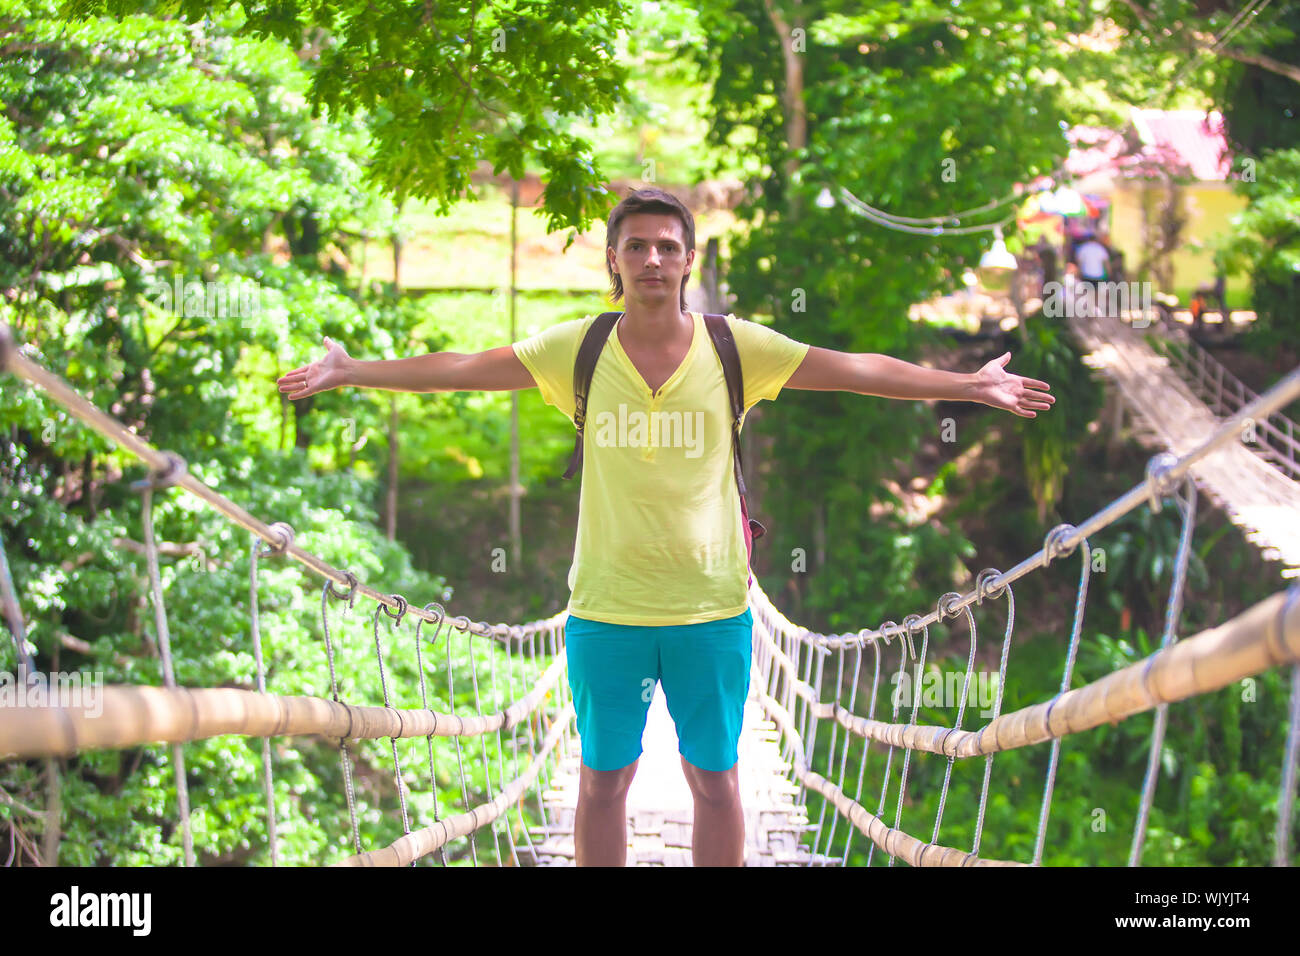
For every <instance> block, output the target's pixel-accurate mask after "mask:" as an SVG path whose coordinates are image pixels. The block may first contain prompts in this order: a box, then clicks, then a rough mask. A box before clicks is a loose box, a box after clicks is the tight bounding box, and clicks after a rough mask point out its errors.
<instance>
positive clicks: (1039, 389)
mask: <svg viewBox="0 0 1300 956" xmlns="http://www.w3.org/2000/svg"><path fill="white" fill-rule="evenodd" d="M1009 361H1011V353H1010V352H1006V353H1003V354H1002V355H1000V356H999V357H998V358H995V359H994V360H993V361H991V362H989V363H988V364H987V365H985V366H984V367H983V368H982V369H980V370H979V371H978V372H976V373H975V388H974V397H973V399H972V400H973V401H976V402H981V403H983V404H985V405H989V406H992V407H993V408H1001V409H1005V410H1006V411H1008V412H1012V413H1014V414H1016V415H1019V416H1020V417H1021V418H1037V417H1038V413H1037V412H1036V411H1035V409H1048V408H1051V407H1052V405H1053V404H1054V403H1055V402H1056V396H1054V395H1050V394H1048V390H1050V389H1051V387H1052V386H1050V385H1048V384H1047V383H1046V382H1040V381H1038V380H1037V379H1034V378H1025V377H1024V376H1023V375H1012V374H1011V373H1009V372H1008V371H1007V370H1006V369H1005V368H1004V366H1005V365H1006V364H1007V362H1009Z"/></svg>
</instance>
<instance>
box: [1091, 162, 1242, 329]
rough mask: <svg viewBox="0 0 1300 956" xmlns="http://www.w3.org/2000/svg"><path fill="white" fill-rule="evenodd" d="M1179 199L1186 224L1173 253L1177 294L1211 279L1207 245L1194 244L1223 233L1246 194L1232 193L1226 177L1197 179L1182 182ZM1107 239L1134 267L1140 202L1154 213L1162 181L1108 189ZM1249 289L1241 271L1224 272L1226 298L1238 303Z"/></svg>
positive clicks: (1138, 251)
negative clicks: (1206, 180) (1210, 180)
mask: <svg viewBox="0 0 1300 956" xmlns="http://www.w3.org/2000/svg"><path fill="white" fill-rule="evenodd" d="M1182 194H1183V205H1184V210H1185V212H1186V215H1187V224H1186V225H1185V226H1184V227H1183V245H1182V247H1181V248H1180V249H1178V251H1176V252H1175V253H1174V254H1173V257H1172V258H1173V265H1174V288H1173V289H1168V290H1164V291H1167V292H1174V291H1175V290H1176V291H1178V292H1179V293H1180V294H1182V293H1184V292H1185V291H1187V290H1194V289H1195V288H1196V287H1197V286H1198V285H1199V284H1201V283H1202V282H1213V281H1214V257H1213V256H1212V255H1211V254H1210V252H1209V249H1208V248H1201V249H1199V250H1198V249H1197V248H1196V247H1197V244H1200V245H1201V246H1202V247H1205V246H1208V245H1209V242H1210V240H1212V239H1215V238H1217V237H1219V236H1221V235H1224V234H1226V233H1227V232H1228V231H1229V230H1230V228H1231V222H1230V219H1231V217H1232V216H1233V215H1234V214H1235V213H1237V212H1240V211H1241V210H1242V209H1244V208H1245V206H1246V200H1245V199H1244V198H1242V197H1241V196H1238V195H1236V194H1235V193H1233V192H1232V191H1231V189H1230V187H1229V185H1228V184H1227V183H1195V184H1191V185H1188V186H1184V187H1182ZM1110 199H1111V207H1110V241H1111V244H1112V245H1114V246H1118V247H1119V248H1120V249H1122V250H1123V251H1124V264H1125V266H1126V267H1127V268H1128V269H1129V270H1130V274H1132V270H1134V269H1136V267H1137V265H1138V263H1139V262H1140V261H1141V259H1142V205H1143V203H1144V202H1145V204H1146V205H1147V208H1148V210H1149V213H1148V215H1149V216H1151V217H1152V219H1153V220H1154V218H1155V217H1156V216H1157V215H1158V211H1159V207H1160V204H1161V203H1162V202H1163V201H1164V186H1163V185H1161V184H1158V183H1156V184H1150V185H1144V184H1141V183H1131V182H1129V183H1121V184H1118V185H1117V186H1116V189H1115V192H1114V193H1112V194H1111V196H1110ZM1248 290H1249V280H1248V277H1247V276H1246V275H1245V274H1238V275H1234V274H1231V273H1230V274H1229V275H1228V302H1229V304H1231V305H1232V306H1233V307H1234V308H1241V302H1242V296H1243V295H1244V294H1245V293H1246V292H1248Z"/></svg>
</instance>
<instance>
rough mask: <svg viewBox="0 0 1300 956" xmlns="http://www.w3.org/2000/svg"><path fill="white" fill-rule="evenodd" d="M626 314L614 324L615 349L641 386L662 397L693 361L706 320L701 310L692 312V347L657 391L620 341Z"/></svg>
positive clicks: (652, 395)
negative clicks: (619, 335)
mask: <svg viewBox="0 0 1300 956" xmlns="http://www.w3.org/2000/svg"><path fill="white" fill-rule="evenodd" d="M688 311H689V310H688ZM626 315H627V313H626V312H624V313H623V315H620V316H619V317H618V322H616V323H615V324H614V331H613V333H611V335H610V339H612V340H613V342H614V349H615V351H616V352H617V353H618V354H619V355H620V356H622V358H623V361H624V362H625V363H627V367H628V368H629V369H631V370H632V374H633V375H634V376H636V380H637V381H638V382H640V383H641V388H642V389H644V390H645V391H646V392H649V393H650V397H651V398H660V397H661V396H662V395H663V393H664V392H665V391H666V390H667V389H668V387H669V386H670V385H673V384H674V383H675V382H676V381H677V379H678V378H680V377H681V375H682V372H683V371H684V370H685V369H686V366H687V365H689V364H690V363H691V359H692V358H693V357H694V356H695V352H696V350H697V349H698V348H699V346H700V339H701V338H702V332H703V329H701V328H700V326H701V325H703V324H704V320H703V318H702V317H701V314H700V313H699V312H691V344H690V347H689V348H688V349H687V350H686V355H685V357H684V358H683V359H682V360H681V362H680V363H679V364H678V365H677V368H675V369H674V370H673V374H672V375H669V376H668V378H667V379H666V380H665V381H664V383H663V384H662V385H660V386H659V391H657V392H655V391H653V390H651V388H650V384H649V383H648V382H647V381H646V380H645V377H644V376H643V375H642V374H641V371H640V369H638V368H637V367H636V363H635V362H633V361H632V357H631V356H630V355H628V354H627V352H626V351H625V350H624V348H623V343H622V342H620V341H619V338H618V323H620V322H622V321H623V317H624V316H626Z"/></svg>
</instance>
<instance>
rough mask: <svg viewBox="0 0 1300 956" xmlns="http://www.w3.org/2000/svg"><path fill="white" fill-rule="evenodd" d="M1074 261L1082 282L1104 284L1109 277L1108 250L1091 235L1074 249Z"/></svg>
mask: <svg viewBox="0 0 1300 956" xmlns="http://www.w3.org/2000/svg"><path fill="white" fill-rule="evenodd" d="M1074 261H1075V262H1077V263H1078V264H1079V276H1080V277H1081V278H1082V279H1083V281H1084V282H1105V281H1106V279H1107V278H1108V277H1109V275H1110V250H1109V249H1107V248H1106V246H1105V245H1104V244H1102V243H1101V242H1099V241H1098V240H1097V237H1096V236H1094V235H1092V234H1091V233H1089V234H1088V236H1087V237H1086V238H1085V240H1084V242H1083V243H1082V244H1081V245H1079V246H1076V247H1075V250H1074Z"/></svg>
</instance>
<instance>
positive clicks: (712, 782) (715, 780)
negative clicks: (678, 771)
mask: <svg viewBox="0 0 1300 956" xmlns="http://www.w3.org/2000/svg"><path fill="white" fill-rule="evenodd" d="M682 768H683V770H685V772H686V782H687V783H688V784H690V788H691V794H692V795H693V796H694V797H695V800H696V802H697V803H704V804H707V805H709V806H712V807H717V808H727V807H732V806H736V805H738V804H739V803H740V782H739V779H738V776H737V773H736V766H735V765H734V764H733V765H732V767H731V769H730V770H701V769H700V768H699V767H696V766H694V765H693V764H691V763H689V762H688V761H687V760H686V758H685V757H683V758H682Z"/></svg>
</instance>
